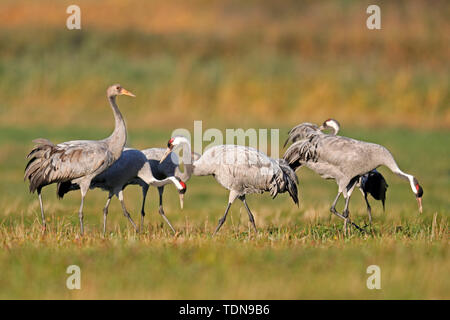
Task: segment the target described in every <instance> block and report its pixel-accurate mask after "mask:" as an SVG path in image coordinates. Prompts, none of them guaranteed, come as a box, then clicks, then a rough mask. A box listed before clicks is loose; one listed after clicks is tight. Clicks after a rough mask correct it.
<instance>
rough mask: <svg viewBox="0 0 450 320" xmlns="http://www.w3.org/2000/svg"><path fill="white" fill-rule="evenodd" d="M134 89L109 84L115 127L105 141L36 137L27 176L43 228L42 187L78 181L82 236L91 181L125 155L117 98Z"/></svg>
mask: <svg viewBox="0 0 450 320" xmlns="http://www.w3.org/2000/svg"><path fill="white" fill-rule="evenodd" d="M119 95H128V96H131V97H134V96H135V95H134V94H132V93H131V92H129V91H127V90H125V89H124V88H122V86H121V85H120V84H115V85H113V86H110V87H109V88H108V90H107V97H108V101H109V103H110V105H111V109H112V111H113V114H114V119H115V128H114V131H113V133H112V134H111V135H110V136H109V137H108V138H106V139H103V140H75V141H69V142H64V143H60V144H56V145H55V144H53V143H52V142H50V141H49V140H47V139H37V140H34V142H35V143H36V144H37V145H36V146H35V147H34V148H33V149H32V150H31V152H30V153H29V154H28V156H27V159H29V161H28V164H27V166H26V168H25V175H24V179H28V180H29V183H30V186H29V189H30V192H31V193H34V192H35V191H37V193H38V197H39V204H40V207H41V217H42V227H43V229H44V230H45V227H46V224H45V216H44V208H43V203H42V195H41V191H42V188H43V187H45V186H47V185H49V184H52V183H58V185H60V184H61V183H64V182H67V181H71V183H74V184H78V185H79V186H80V190H81V204H80V209H79V211H78V216H79V220H80V233H81V235H83V233H84V227H83V203H84V197H85V196H86V193H87V191H88V190H89V186H90V184H91V180H92V179H93V178H94V177H95V176H97V175H98V174H99V173H101V172H103V171H104V170H106V169H107V168H108V167H109V166H111V165H112V164H113V163H114V162H115V161H116V160H117V159H118V158H119V157H120V155H121V154H122V150H123V147H124V146H125V143H126V140H127V130H126V126H125V121H124V119H123V117H122V114H121V113H120V110H119V107H118V106H117V104H116V97H117V96H119Z"/></svg>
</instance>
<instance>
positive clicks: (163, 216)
mask: <svg viewBox="0 0 450 320" xmlns="http://www.w3.org/2000/svg"><path fill="white" fill-rule="evenodd" d="M158 192H159V211H158V212H159V214H160V215H161V217H162V218H163V219H164V221H165V222H166V223H167V224H168V225H169V227H170V229H172V231H173V233H177V232H176V231H175V228H174V227H173V226H172V224H171V223H170V221H169V219H167V217H166V214H165V213H164V208H163V193H164V186H162V187H158Z"/></svg>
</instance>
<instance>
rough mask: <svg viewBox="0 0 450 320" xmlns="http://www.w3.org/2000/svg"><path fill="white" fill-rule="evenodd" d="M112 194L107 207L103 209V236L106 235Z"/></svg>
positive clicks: (107, 201)
mask: <svg viewBox="0 0 450 320" xmlns="http://www.w3.org/2000/svg"><path fill="white" fill-rule="evenodd" d="M112 196H113V195H112V194H111V193H110V194H109V196H108V199H107V200H106V204H105V207H104V208H103V236H105V234H106V218H107V216H108V208H109V204H110V202H111V198H112Z"/></svg>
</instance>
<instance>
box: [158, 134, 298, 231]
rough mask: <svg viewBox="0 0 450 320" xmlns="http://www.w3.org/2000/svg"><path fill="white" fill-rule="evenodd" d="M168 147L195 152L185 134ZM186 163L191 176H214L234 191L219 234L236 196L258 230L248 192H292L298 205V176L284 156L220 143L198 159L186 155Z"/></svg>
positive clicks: (169, 148)
mask: <svg viewBox="0 0 450 320" xmlns="http://www.w3.org/2000/svg"><path fill="white" fill-rule="evenodd" d="M168 146H169V147H168V149H167V151H166V155H167V154H169V153H170V152H171V151H172V150H173V149H174V148H176V147H178V146H183V147H185V148H186V149H184V151H185V152H183V154H187V155H189V154H191V152H190V151H191V147H190V143H189V141H188V140H187V139H186V138H185V137H180V136H177V137H174V138H172V139H170V141H169V143H168ZM164 158H165V157H163V159H164ZM183 162H184V165H185V168H186V170H187V172H188V174H189V175H190V174H193V175H196V176H206V175H212V176H213V177H214V178H215V179H216V181H217V182H219V183H220V184H221V185H222V186H223V187H224V188H226V189H228V190H230V194H229V198H228V206H227V209H226V211H225V214H224V216H223V217H222V218H221V219H220V220H219V224H218V226H217V228H216V230H215V233H217V231H219V229H220V227H221V226H222V225H223V223H224V222H225V219H226V216H227V214H228V210H229V209H230V206H231V204H232V203H233V202H234V201H235V200H236V198H239V199H240V200H241V201H243V202H244V205H245V207H246V209H247V213H248V215H249V219H250V222H251V223H252V225H253V227H254V229H255V230H256V225H255V222H254V217H253V214H252V213H251V211H250V209H249V208H248V205H247V202H246V199H245V196H246V195H247V194H251V193H263V192H270V194H271V196H272V197H273V198H274V197H276V196H277V195H278V194H279V193H284V192H288V193H289V194H290V196H291V198H292V200H293V201H294V203H296V204H298V197H297V183H298V181H297V176H296V175H295V173H294V172H293V171H292V169H291V168H290V167H289V165H288V164H287V163H286V162H285V161H284V160H283V159H279V160H274V159H272V158H270V157H268V156H267V155H265V154H264V153H262V152H260V151H258V150H256V149H253V148H250V147H244V146H237V145H219V146H214V147H211V148H209V149H208V150H206V151H205V152H204V154H203V155H202V156H201V157H200V158H199V159H198V160H196V161H191V159H189V158H188V157H183Z"/></svg>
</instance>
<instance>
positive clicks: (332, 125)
mask: <svg viewBox="0 0 450 320" xmlns="http://www.w3.org/2000/svg"><path fill="white" fill-rule="evenodd" d="M340 128H341V126H340V124H339V122H338V121H337V120H335V119H331V118H330V119H327V120H325V121H324V122H323V123H322V125H321V126H320V127H319V130H321V131H322V130H326V129H331V130H333V135H337V133H338V132H339V129H340Z"/></svg>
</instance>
